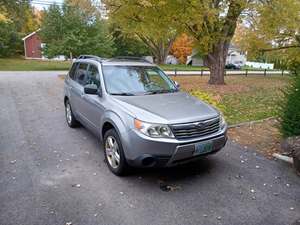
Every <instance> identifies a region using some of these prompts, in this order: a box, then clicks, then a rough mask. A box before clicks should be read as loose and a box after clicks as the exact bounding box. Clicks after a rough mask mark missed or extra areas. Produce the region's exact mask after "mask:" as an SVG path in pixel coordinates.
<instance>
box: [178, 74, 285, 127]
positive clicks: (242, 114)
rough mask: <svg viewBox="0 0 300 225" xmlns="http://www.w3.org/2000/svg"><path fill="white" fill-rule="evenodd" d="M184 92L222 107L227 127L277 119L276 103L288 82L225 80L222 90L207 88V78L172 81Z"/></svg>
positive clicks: (253, 78)
mask: <svg viewBox="0 0 300 225" xmlns="http://www.w3.org/2000/svg"><path fill="white" fill-rule="evenodd" d="M173 79H174V80H176V81H177V82H179V83H180V84H181V87H182V89H183V90H185V91H188V92H194V91H197V90H198V91H202V92H206V93H209V94H210V95H211V96H213V98H214V99H215V100H216V101H218V102H219V104H220V105H221V106H222V109H221V110H222V111H223V113H224V115H225V117H226V120H227V121H228V123H229V124H237V123H242V122H248V121H254V120H261V119H265V118H269V117H274V116H276V115H277V111H276V110H277V103H278V101H279V100H280V98H281V96H282V89H283V88H284V87H286V85H288V83H289V80H290V78H289V77H287V76H286V77H282V76H269V77H264V76H251V77H237V76H227V77H226V78H225V79H226V85H225V86H215V85H208V84H207V80H208V78H207V77H174V78H173Z"/></svg>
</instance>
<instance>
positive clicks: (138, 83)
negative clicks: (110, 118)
mask: <svg viewBox="0 0 300 225" xmlns="http://www.w3.org/2000/svg"><path fill="white" fill-rule="evenodd" d="M103 75H104V81H105V87H106V90H107V92H108V93H109V94H112V95H138V94H157V93H168V92H175V91H177V88H176V87H175V85H174V83H173V82H172V81H171V80H170V79H169V78H168V77H167V76H166V75H165V74H164V73H163V72H162V71H161V70H160V69H159V68H157V67H141V66H103Z"/></svg>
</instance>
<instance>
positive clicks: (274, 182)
mask: <svg viewBox="0 0 300 225" xmlns="http://www.w3.org/2000/svg"><path fill="white" fill-rule="evenodd" d="M62 87H63V81H62V80H61V79H60V78H58V77H57V73H56V72H18V73H17V72H10V73H8V72H2V73H0V106H1V108H0V224H1V225H16V224H18V225H19V224H20V225H41V224H43V225H48V224H49V225H64V224H66V223H67V222H72V224H73V225H96V224H105V225H118V224H123V225H127V224H130V225H131V224H137V225H144V224H145V225H149V224H153V225H158V224H172V225H173V224H178V225H183V224H184V225H188V224H197V225H199V224H205V225H208V224H210V225H211V224H212V225H214V224H226V225H227V224H228V225H241V224H249V225H250V224H251V225H254V224H255V225H256V224H264V225H265V224H270V225H284V224H287V225H289V224H292V223H294V222H295V221H296V220H297V219H300V179H299V177H297V176H296V175H295V174H294V173H293V170H292V169H291V168H290V166H289V165H287V164H285V163H281V162H278V161H272V160H268V159H266V158H264V157H262V156H260V155H258V154H256V153H255V152H254V151H252V150H249V149H243V148H241V147H239V146H237V145H235V144H233V143H228V145H227V146H226V148H225V149H224V151H222V152H220V153H219V154H217V155H214V156H212V157H210V158H207V159H203V160H201V161H200V162H198V163H195V164H193V165H189V166H185V167H180V168H173V169H163V170H146V171H145V170H143V171H136V172H135V173H134V174H132V175H131V176H128V177H124V178H119V177H116V176H114V175H112V174H111V173H110V172H109V171H108V169H107V167H106V165H105V163H104V162H103V159H104V157H103V152H102V147H100V146H101V144H100V143H99V141H98V140H97V139H96V138H95V137H94V136H92V135H91V134H90V133H89V132H88V131H87V130H85V129H84V128H78V129H73V130H72V129H70V128H68V127H67V125H66V123H65V119H64V111H63V104H62V98H63V96H62ZM15 160H16V161H15ZM241 160H243V162H244V163H242V162H241ZM256 166H259V168H256ZM169 189H171V191H169V192H166V191H165V190H169ZM251 190H252V191H251Z"/></svg>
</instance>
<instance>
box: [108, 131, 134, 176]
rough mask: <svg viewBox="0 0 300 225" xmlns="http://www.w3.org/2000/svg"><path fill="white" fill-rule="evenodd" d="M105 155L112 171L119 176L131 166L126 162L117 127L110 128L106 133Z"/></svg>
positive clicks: (125, 172)
mask: <svg viewBox="0 0 300 225" xmlns="http://www.w3.org/2000/svg"><path fill="white" fill-rule="evenodd" d="M103 145H104V157H105V161H106V164H107V166H108V168H109V169H110V171H111V172H113V173H114V174H115V175H117V176H124V175H126V174H127V173H128V170H129V166H128V164H127V162H126V158H125V155H124V151H123V147H122V143H121V141H120V137H119V135H118V133H117V132H116V130H115V129H110V130H108V131H107V132H106V133H105V134H104V138H103Z"/></svg>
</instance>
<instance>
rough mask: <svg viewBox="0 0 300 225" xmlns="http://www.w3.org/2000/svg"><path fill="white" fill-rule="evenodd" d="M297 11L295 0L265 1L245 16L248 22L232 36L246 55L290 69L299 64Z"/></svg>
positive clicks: (299, 20) (299, 28)
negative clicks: (253, 14) (252, 14)
mask: <svg viewBox="0 0 300 225" xmlns="http://www.w3.org/2000/svg"><path fill="white" fill-rule="evenodd" d="M258 6H259V5H258ZM299 12H300V2H299V1H298V0H272V1H270V2H266V3H264V6H263V7H257V10H256V16H255V17H254V16H251V17H249V18H245V19H247V21H248V24H250V25H248V26H244V27H243V32H240V33H236V35H235V38H234V40H235V42H236V43H238V45H239V46H240V47H241V48H242V49H243V50H244V51H247V52H248V58H250V59H251V58H255V59H268V61H272V62H274V63H276V65H278V66H280V67H281V68H287V67H289V68H290V69H293V68H292V67H295V66H296V64H300V58H299V54H300V35H299V31H300V23H299V22H300V13H299ZM296 67H297V66H296Z"/></svg>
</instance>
